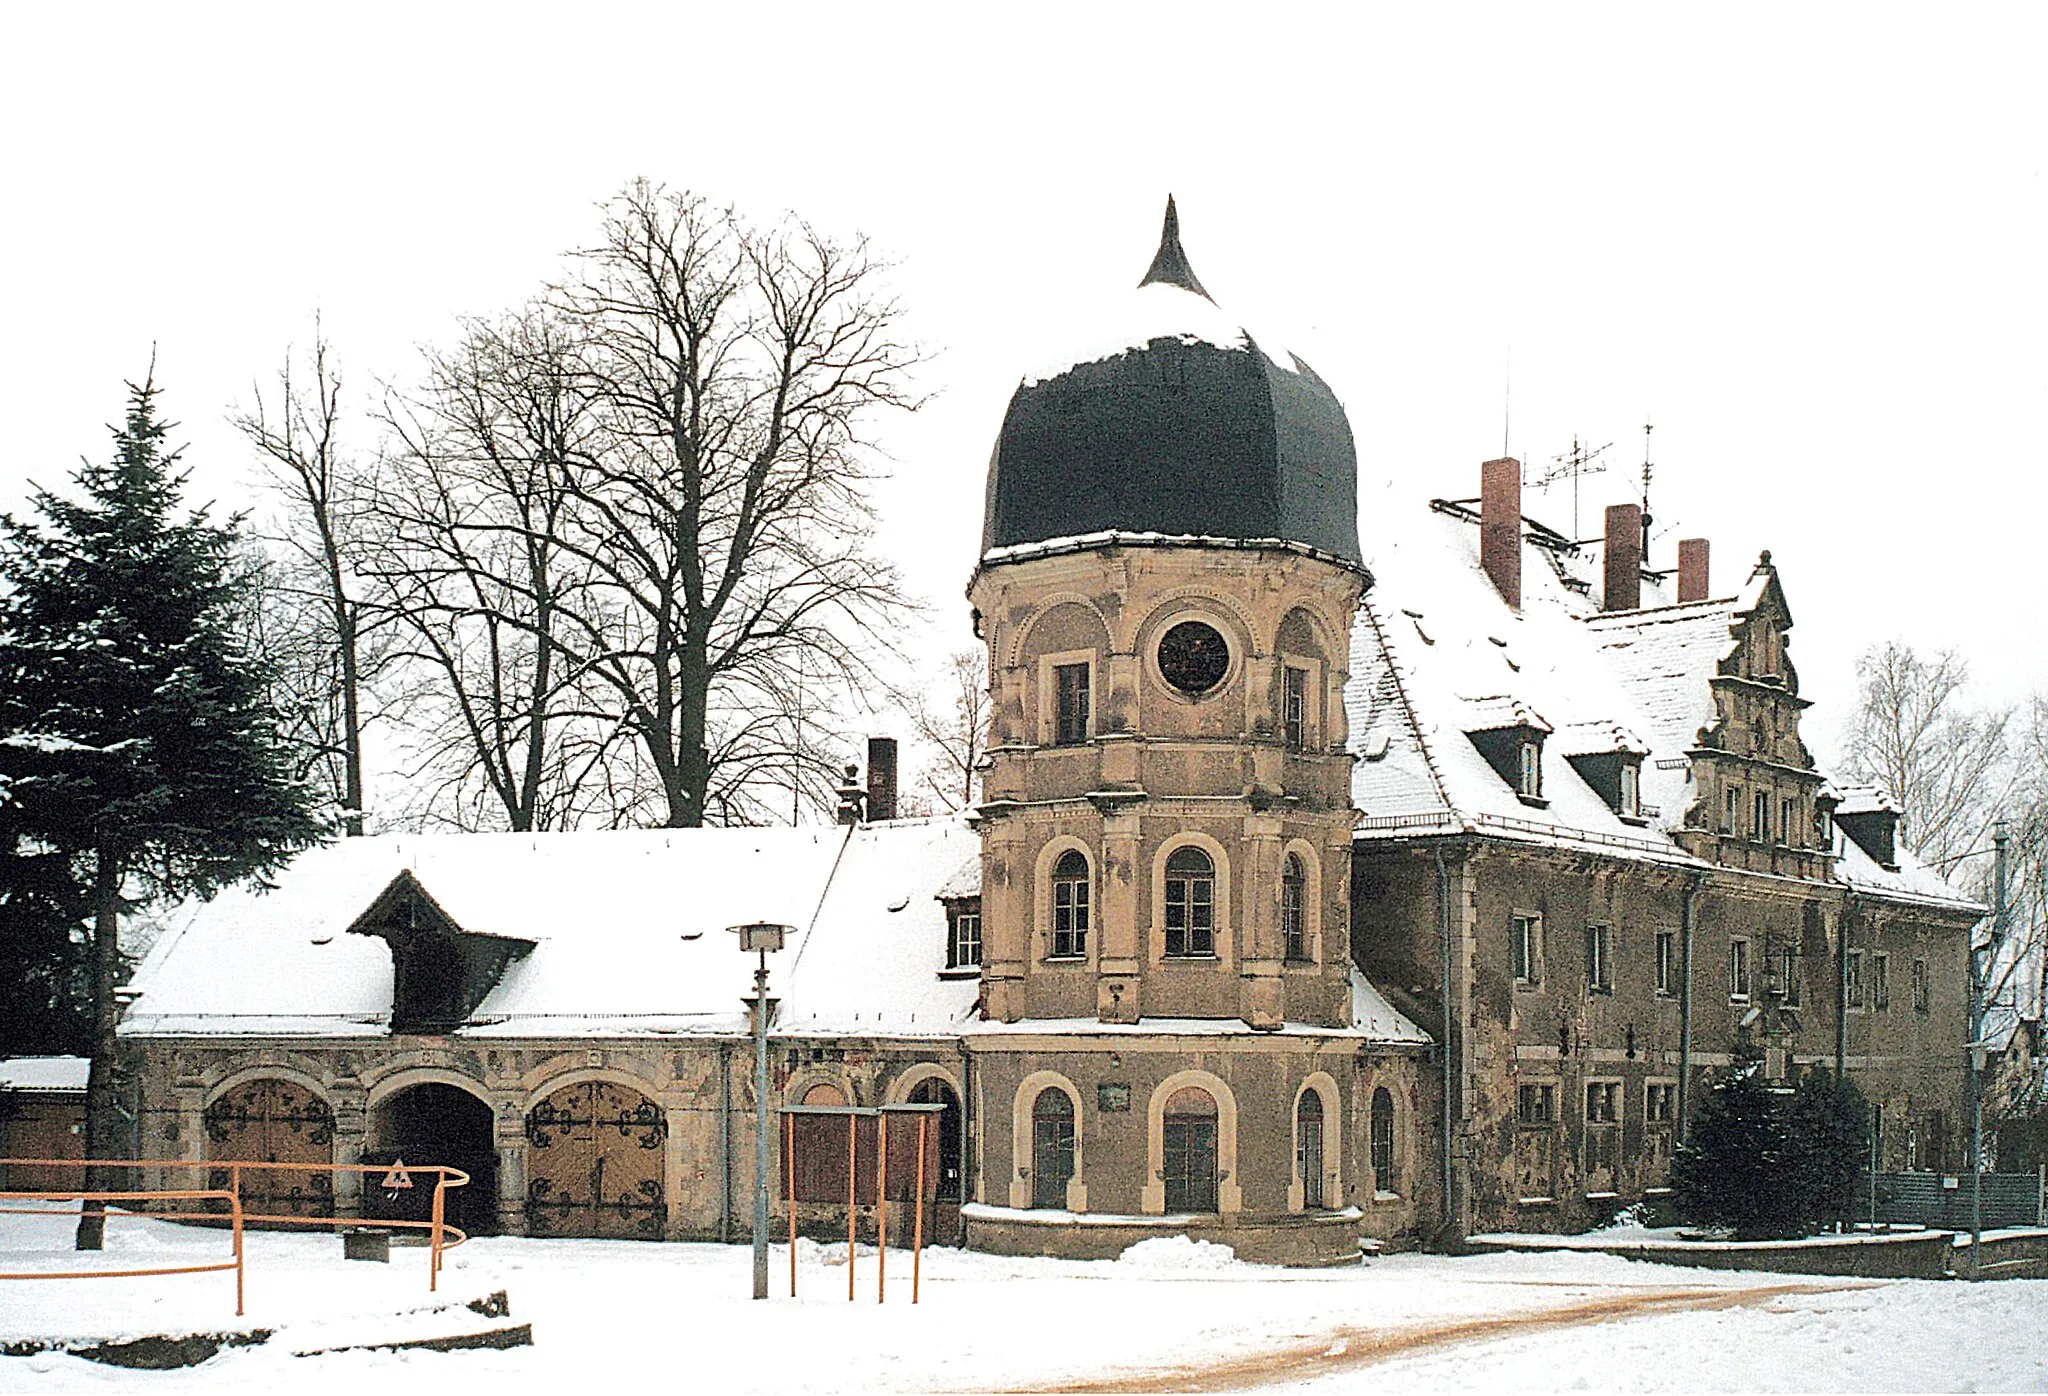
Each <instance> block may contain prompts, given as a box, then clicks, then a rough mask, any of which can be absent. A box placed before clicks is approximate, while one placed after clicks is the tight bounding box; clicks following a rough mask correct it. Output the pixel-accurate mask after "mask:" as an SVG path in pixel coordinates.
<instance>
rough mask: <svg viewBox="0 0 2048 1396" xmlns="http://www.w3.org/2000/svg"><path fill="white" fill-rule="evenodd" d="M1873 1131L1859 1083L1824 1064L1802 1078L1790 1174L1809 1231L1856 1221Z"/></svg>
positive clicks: (1788, 1120) (1788, 1125) (1792, 1105)
mask: <svg viewBox="0 0 2048 1396" xmlns="http://www.w3.org/2000/svg"><path fill="white" fill-rule="evenodd" d="M1869 1129H1870V1105H1869V1103H1868V1102H1866V1101H1865V1100H1864V1099H1863V1092H1861V1091H1859V1090H1857V1089H1856V1083H1855V1082H1854V1081H1851V1080H1850V1079H1849V1078H1848V1077H1846V1076H1837V1075H1836V1074H1835V1073H1834V1072H1833V1071H1830V1070H1828V1069H1827V1068H1826V1067H1822V1066H1818V1065H1816V1066H1814V1067H1812V1068H1811V1069H1809V1070H1808V1071H1807V1073H1806V1075H1805V1076H1803V1077H1801V1078H1800V1081H1799V1085H1798V1088H1797V1089H1796V1090H1794V1091H1793V1093H1792V1099H1791V1100H1790V1101H1789V1102H1788V1103H1787V1105H1786V1108H1785V1133H1786V1142H1787V1146H1788V1147H1787V1157H1786V1171H1787V1173H1788V1175H1789V1179H1790V1184H1791V1186H1792V1187H1793V1188H1794V1189H1795V1190H1796V1192H1797V1193H1798V1195H1799V1199H1800V1204H1801V1205H1800V1211H1801V1214H1802V1216H1803V1218H1804V1220H1805V1222H1806V1223H1807V1229H1809V1230H1811V1229H1813V1228H1815V1227H1818V1226H1820V1225H1822V1224H1825V1223H1831V1222H1848V1221H1853V1220H1854V1219H1855V1215H1856V1180H1857V1178H1858V1176H1859V1175H1860V1174H1861V1173H1862V1172H1863V1170H1864V1168H1865V1167H1867V1166H1868V1164H1869V1157H1868V1152H1867V1151H1868V1150H1869V1147H1870V1134H1869Z"/></svg>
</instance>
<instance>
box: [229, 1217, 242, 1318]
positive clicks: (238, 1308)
mask: <svg viewBox="0 0 2048 1396" xmlns="http://www.w3.org/2000/svg"><path fill="white" fill-rule="evenodd" d="M228 1215H229V1216H230V1217H232V1218H233V1219H234V1220H233V1222H232V1223H231V1225H232V1226H233V1227H234V1229H235V1317H236V1318H240V1317H241V1316H242V1194H241V1190H240V1189H236V1191H235V1192H234V1193H233V1194H231V1195H230V1196H229V1198H228Z"/></svg>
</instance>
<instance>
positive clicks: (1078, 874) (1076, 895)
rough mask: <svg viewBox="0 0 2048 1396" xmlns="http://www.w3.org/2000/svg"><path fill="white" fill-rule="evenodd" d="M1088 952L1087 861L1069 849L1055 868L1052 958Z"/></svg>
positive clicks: (1074, 955) (1068, 957) (1053, 877)
mask: <svg viewBox="0 0 2048 1396" xmlns="http://www.w3.org/2000/svg"><path fill="white" fill-rule="evenodd" d="M1087 953H1088V860H1087V859H1086V858H1084V857H1082V856H1081V853H1080V850H1078V849H1073V848H1070V849H1068V850H1067V851H1066V852H1065V853H1062V854H1061V855H1060V860H1059V862H1057V863H1055V864H1054V865H1053V869H1052V957H1053V958H1054V959H1056V960H1059V959H1078V958H1079V957H1081V956H1083V955H1086V954H1087Z"/></svg>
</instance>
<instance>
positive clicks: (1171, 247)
mask: <svg viewBox="0 0 2048 1396" xmlns="http://www.w3.org/2000/svg"><path fill="white" fill-rule="evenodd" d="M1155 281H1163V282H1165V283H1166V284H1167V285H1169V286H1178V287H1180V288H1181V289H1182V290H1184V291H1193V292H1194V293H1195V294H1196V295H1198V296H1200V297H1201V298H1202V299H1203V300H1205V301H1208V302H1209V303H1210V304H1211V305H1214V304H1215V302H1216V298H1215V297H1214V296H1212V295H1210V294H1209V293H1208V291H1207V290H1205V289H1204V288H1203V286H1202V283H1201V280H1200V279H1199V278H1197V277H1196V275H1195V269H1194V268H1193V267H1191V266H1189V265H1188V254H1187V253H1186V252H1183V251H1182V250H1181V245H1180V214H1179V213H1178V212H1177V211H1176V210H1175V209H1174V206H1173V195H1171V194H1168V195H1167V196H1166V226H1165V227H1163V228H1161V229H1160V230H1159V250H1158V251H1157V252H1155V253H1154V254H1153V255H1152V265H1151V266H1150V267H1148V268H1146V270H1145V275H1144V278H1143V279H1142V280H1141V281H1139V282H1138V284H1139V285H1140V286H1150V285H1151V284H1152V283H1153V282H1155Z"/></svg>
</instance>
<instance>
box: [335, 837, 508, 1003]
mask: <svg viewBox="0 0 2048 1396" xmlns="http://www.w3.org/2000/svg"><path fill="white" fill-rule="evenodd" d="M348 929H349V933H350V934H351V935H367V936H375V937H377V938H378V939H379V940H382V941H383V942H384V943H385V944H386V945H388V946H389V947H390V948H391V1031H392V1032H394V1033H424V1034H433V1035H438V1034H443V1033H449V1032H453V1031H454V1030H455V1029H456V1028H459V1027H461V1026H462V1025H463V1024H464V1023H466V1022H468V1021H469V1016H470V1014H472V1013H474V1012H475V1011H476V1006H477V1005H478V1004H480V1003H482V1002H483V1001H484V996H485V995H487V994H488V993H490V991H491V990H492V989H493V988H494V987H496V985H497V983H498V979H499V977H500V976H502V975H503V974H504V972H505V967H506V966H507V965H509V964H511V963H512V962H513V961H514V960H517V959H522V958H524V957H525V956H527V955H528V954H530V953H532V951H533V948H534V944H535V942H533V941H530V940H522V939H520V938H518V937H516V936H501V935H492V934H490V933H488V932H483V931H472V930H465V929H464V928H463V927H461V926H459V925H457V924H456V923H455V919H454V918H453V917H451V916H450V915H449V914H448V913H447V912H446V911H445V910H443V909H442V907H441V904H440V903H439V902H437V901H435V900H434V899H433V897H432V896H430V895H429V894H428V892H427V889H426V888H425V887H423V886H421V885H420V880H419V879H418V878H417V877H415V876H413V873H412V870H411V869H410V868H408V869H406V870H405V871H404V872H401V873H400V874H399V875H398V876H397V877H395V878H393V879H391V883H390V885H389V886H387V887H386V888H385V889H384V890H383V891H382V892H380V893H378V894H377V899H376V900H375V901H373V902H371V903H370V906H369V909H368V910H366V911H364V912H363V914H362V915H361V916H358V917H357V918H356V919H355V920H354V922H352V923H351V924H350V925H349V928H348Z"/></svg>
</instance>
